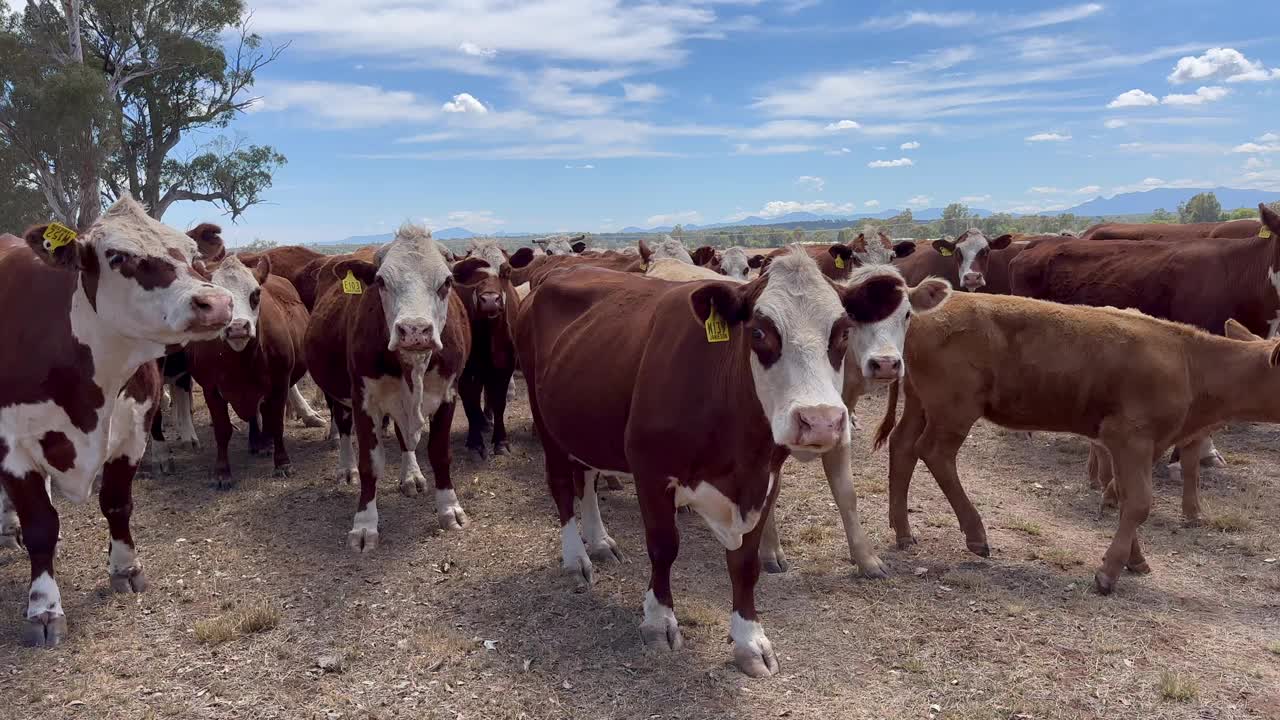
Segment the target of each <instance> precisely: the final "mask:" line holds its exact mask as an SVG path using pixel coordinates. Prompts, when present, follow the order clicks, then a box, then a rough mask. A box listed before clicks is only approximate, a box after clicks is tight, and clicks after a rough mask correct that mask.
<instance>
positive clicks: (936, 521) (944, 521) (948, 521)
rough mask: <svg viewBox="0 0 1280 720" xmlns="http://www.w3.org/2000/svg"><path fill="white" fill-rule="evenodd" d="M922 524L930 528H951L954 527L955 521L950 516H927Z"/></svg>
mask: <svg viewBox="0 0 1280 720" xmlns="http://www.w3.org/2000/svg"><path fill="white" fill-rule="evenodd" d="M924 524H925V525H928V526H929V527H932V528H953V527H955V526H956V521H955V518H953V517H951V516H950V515H928V516H926V517H925V519H924Z"/></svg>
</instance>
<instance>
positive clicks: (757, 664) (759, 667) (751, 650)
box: [733, 635, 778, 678]
mask: <svg viewBox="0 0 1280 720" xmlns="http://www.w3.org/2000/svg"><path fill="white" fill-rule="evenodd" d="M733 664H734V665H737V666H738V669H739V670H741V671H742V674H743V675H746V676H748V677H753V678H766V677H769V676H771V675H774V674H776V673H777V672H778V656H777V655H776V654H775V653H774V652H773V644H772V643H770V642H769V638H767V637H765V636H764V635H759V636H757V637H756V638H755V639H754V640H752V641H751V642H750V643H745V644H738V643H734V646H733Z"/></svg>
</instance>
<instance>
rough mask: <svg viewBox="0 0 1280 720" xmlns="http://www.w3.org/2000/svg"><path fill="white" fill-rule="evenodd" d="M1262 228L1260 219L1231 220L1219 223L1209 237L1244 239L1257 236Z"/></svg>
mask: <svg viewBox="0 0 1280 720" xmlns="http://www.w3.org/2000/svg"><path fill="white" fill-rule="evenodd" d="M1261 230H1262V222H1261V221H1260V220H1229V221H1227V222H1224V223H1218V226H1217V227H1215V228H1214V229H1213V231H1212V232H1210V233H1209V237H1213V238H1235V239H1237V240H1243V239H1245V238H1251V237H1256V236H1257V235H1258V233H1259V232H1260V231H1261Z"/></svg>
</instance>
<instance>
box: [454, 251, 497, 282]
mask: <svg viewBox="0 0 1280 720" xmlns="http://www.w3.org/2000/svg"><path fill="white" fill-rule="evenodd" d="M487 267H489V263H488V262H486V261H485V260H483V259H481V258H478V257H469V258H466V259H465V260H459V261H458V262H457V264H455V265H454V266H453V279H454V281H455V282H457V283H458V284H459V285H470V284H471V283H473V282H475V281H476V280H479V279H480V275H481V273H483V271H484V269H485V268H487Z"/></svg>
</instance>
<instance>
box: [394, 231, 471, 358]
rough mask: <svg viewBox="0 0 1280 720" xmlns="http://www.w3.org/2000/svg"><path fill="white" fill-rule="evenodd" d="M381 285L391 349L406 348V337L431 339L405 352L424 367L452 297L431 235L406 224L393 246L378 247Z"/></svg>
mask: <svg viewBox="0 0 1280 720" xmlns="http://www.w3.org/2000/svg"><path fill="white" fill-rule="evenodd" d="M375 264H376V265H377V267H378V273H377V287H378V292H379V293H380V295H381V298H382V312H383V313H384V314H385V316H386V320H387V331H388V335H389V336H390V340H389V341H388V343H387V349H388V350H390V351H392V352H395V351H397V350H400V349H401V344H402V342H403V341H404V337H403V336H404V334H405V333H406V332H411V333H412V334H414V335H415V337H416V336H417V334H419V333H422V334H425V335H427V336H428V337H427V338H426V339H427V341H428V345H429V347H430V348H431V349H427V348H426V347H419V346H417V345H414V346H413V347H412V348H408V347H406V348H405V352H406V353H408V354H412V355H414V356H416V358H417V359H421V360H422V362H423V364H424V365H425V362H426V360H428V359H430V355H431V352H432V349H435V350H438V349H440V347H441V342H440V337H441V333H442V332H444V324H445V321H446V320H447V319H448V317H449V293H450V292H451V289H452V287H453V275H452V273H450V271H449V265H448V263H446V262H445V259H444V255H443V254H442V253H441V252H440V248H439V247H438V246H437V245H436V242H435V240H432V239H431V232H430V231H429V230H426V229H424V228H421V227H418V226H416V225H411V224H406V225H403V226H401V228H400V230H399V232H397V233H396V237H395V239H394V240H392V241H391V242H389V243H387V244H386V245H383V246H382V247H380V248H378V253H377V256H376V260H375Z"/></svg>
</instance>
